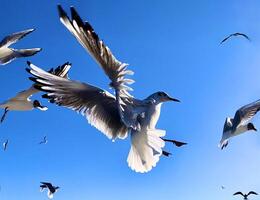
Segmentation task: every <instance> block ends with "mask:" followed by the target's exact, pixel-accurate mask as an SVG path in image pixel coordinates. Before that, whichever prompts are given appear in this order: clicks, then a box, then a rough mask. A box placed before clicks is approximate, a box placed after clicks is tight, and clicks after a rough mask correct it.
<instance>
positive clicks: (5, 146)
mask: <svg viewBox="0 0 260 200" xmlns="http://www.w3.org/2000/svg"><path fill="white" fill-rule="evenodd" d="M8 143H9V140H6V141H5V142H4V143H3V149H4V151H6V150H7V146H8Z"/></svg>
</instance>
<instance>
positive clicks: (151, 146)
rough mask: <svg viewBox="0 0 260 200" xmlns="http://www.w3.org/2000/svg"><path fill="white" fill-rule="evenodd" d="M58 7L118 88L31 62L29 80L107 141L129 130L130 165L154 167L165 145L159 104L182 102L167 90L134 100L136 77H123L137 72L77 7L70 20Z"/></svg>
mask: <svg viewBox="0 0 260 200" xmlns="http://www.w3.org/2000/svg"><path fill="white" fill-rule="evenodd" d="M58 11H59V16H60V20H61V22H62V23H63V25H64V26H65V27H66V28H67V29H68V30H69V31H70V32H71V33H72V34H73V35H74V37H75V38H76V39H77V40H78V42H79V43H80V44H81V45H82V46H83V47H84V48H85V50H86V51H87V52H88V53H89V54H90V55H91V56H92V57H93V58H94V59H95V60H96V61H97V63H98V64H99V65H100V66H101V68H102V69H103V70H104V72H105V74H106V75H107V76H108V78H109V79H110V80H111V83H110V84H109V86H110V87H112V88H113V89H114V90H115V96H114V95H112V94H111V93H109V92H108V91H106V90H103V89H101V88H98V87H96V86H93V85H90V84H88V83H82V82H79V81H73V80H67V79H64V78H61V77H57V76H55V75H52V74H50V73H47V72H46V71H44V70H42V69H41V68H39V67H37V66H35V65H33V64H31V63H29V67H30V68H28V69H27V71H28V72H29V73H31V74H32V75H33V76H34V77H33V78H31V80H32V81H34V82H36V83H41V84H42V86H40V87H36V88H37V89H40V90H42V91H44V92H46V93H47V94H46V95H44V96H43V97H45V98H48V99H50V102H53V103H55V104H57V105H59V106H64V107H67V108H70V109H72V110H75V111H77V112H79V113H82V114H83V115H84V116H86V118H87V120H88V122H89V123H90V124H91V125H93V126H94V127H96V128H97V129H98V130H99V131H101V132H102V133H104V134H105V135H106V136H107V137H108V138H109V139H112V140H115V139H117V138H119V139H124V138H126V137H127V136H128V134H130V135H131V149H130V152H129V154H128V158H127V162H128V165H129V167H130V168H131V169H133V170H134V171H136V172H141V173H144V172H148V171H150V170H151V169H152V168H153V167H155V166H156V164H157V162H158V161H159V158H160V156H161V155H162V148H163V147H164V144H165V142H164V141H163V139H161V137H163V136H164V135H165V131H164V130H159V129H156V128H155V126H156V124H157V121H158V119H159V116H160V109H161V105H162V103H163V102H167V101H175V102H179V100H177V99H174V98H172V97H170V96H169V95H168V94H166V93H165V92H156V93H154V94H151V95H150V96H148V97H147V98H146V99H144V100H140V99H136V98H134V97H133V96H132V95H130V93H129V91H131V90H132V88H130V87H129V84H132V83H133V82H134V81H133V80H132V79H128V78H126V77H125V76H126V75H132V74H133V72H132V71H130V70H128V69H127V66H128V64H126V63H123V62H120V61H119V60H117V59H116V58H115V56H114V55H113V54H112V52H111V51H110V49H109V48H108V47H107V46H106V45H105V44H104V42H103V41H102V40H100V39H99V36H98V35H97V34H96V33H95V31H94V29H93V28H92V26H91V25H90V24H89V23H88V22H84V21H83V20H82V19H81V18H80V16H79V15H78V13H77V12H76V10H75V9H74V8H73V7H71V19H70V18H69V17H68V16H67V14H66V13H65V11H64V10H63V8H62V7H61V6H60V5H59V6H58Z"/></svg>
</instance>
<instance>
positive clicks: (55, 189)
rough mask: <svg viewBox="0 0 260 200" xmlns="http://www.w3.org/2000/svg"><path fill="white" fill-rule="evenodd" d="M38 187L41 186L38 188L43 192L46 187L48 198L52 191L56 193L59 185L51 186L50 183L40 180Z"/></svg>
mask: <svg viewBox="0 0 260 200" xmlns="http://www.w3.org/2000/svg"><path fill="white" fill-rule="evenodd" d="M40 188H41V189H40V191H41V192H43V191H44V190H45V189H47V190H48V197H49V199H52V198H53V195H54V193H56V192H57V191H58V189H59V188H60V187H56V186H53V185H52V184H51V183H47V182H41V185H40Z"/></svg>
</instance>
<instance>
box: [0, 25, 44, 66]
mask: <svg viewBox="0 0 260 200" xmlns="http://www.w3.org/2000/svg"><path fill="white" fill-rule="evenodd" d="M33 31H34V29H28V30H24V31H20V32H17V33H13V34H11V35H8V36H6V37H5V38H4V39H3V40H2V41H1V42H0V64H1V65H6V64H8V63H10V62H11V61H13V60H14V59H16V58H20V57H29V56H33V55H34V54H36V53H38V52H40V51H41V50H42V49H41V48H33V49H13V48H9V46H10V45H12V44H14V43H16V42H18V41H19V40H20V39H22V38H23V37H25V36H26V35H28V34H29V33H31V32H33Z"/></svg>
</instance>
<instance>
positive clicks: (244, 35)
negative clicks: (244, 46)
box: [220, 33, 250, 44]
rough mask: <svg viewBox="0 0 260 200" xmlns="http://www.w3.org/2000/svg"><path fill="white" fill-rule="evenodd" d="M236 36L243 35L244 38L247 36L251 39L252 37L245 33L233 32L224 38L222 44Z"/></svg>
mask: <svg viewBox="0 0 260 200" xmlns="http://www.w3.org/2000/svg"><path fill="white" fill-rule="evenodd" d="M234 36H242V37H244V38H246V39H247V40H249V41H250V38H249V37H248V36H247V35H246V34H244V33H233V34H230V35H229V36H228V37H226V38H225V39H224V40H222V41H221V43H220V44H223V43H224V42H225V41H227V40H228V39H229V38H231V37H234Z"/></svg>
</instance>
